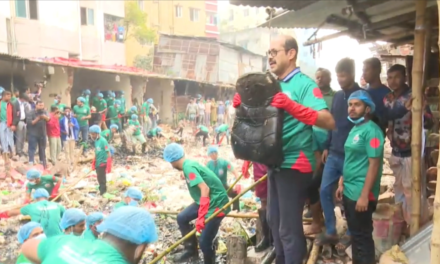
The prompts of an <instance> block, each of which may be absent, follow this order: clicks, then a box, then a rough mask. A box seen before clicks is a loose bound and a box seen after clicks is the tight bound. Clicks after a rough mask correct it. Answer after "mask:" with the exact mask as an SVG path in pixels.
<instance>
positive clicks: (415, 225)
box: [410, 0, 427, 235]
mask: <svg viewBox="0 0 440 264" xmlns="http://www.w3.org/2000/svg"><path fill="white" fill-rule="evenodd" d="M426 2H427V0H415V5H416V26H415V30H414V58H413V67H412V99H413V101H412V131H411V164H412V186H411V187H412V188H411V198H412V201H411V205H412V208H411V223H410V234H411V235H414V234H415V233H416V232H417V231H418V230H419V227H420V205H421V195H420V176H421V162H422V157H421V154H422V150H421V143H422V126H423V124H422V101H423V87H422V85H423V58H424V50H425V10H426Z"/></svg>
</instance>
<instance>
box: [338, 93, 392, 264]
mask: <svg viewBox="0 0 440 264" xmlns="http://www.w3.org/2000/svg"><path fill="white" fill-rule="evenodd" d="M374 110H375V104H374V102H373V100H372V99H371V97H370V95H369V94H368V92H366V91H363V90H360V91H356V92H354V93H352V94H351V95H350V97H349V98H348V120H350V121H351V122H352V123H353V124H354V125H355V126H354V127H353V128H352V129H351V131H350V133H349V134H348V137H347V140H346V141H345V145H344V151H345V159H344V168H343V174H342V177H341V178H340V179H339V184H338V190H337V191H336V197H338V199H340V200H341V199H342V201H343V205H344V209H345V216H346V218H347V225H348V229H349V230H350V233H351V245H352V252H353V253H352V254H353V263H355V264H373V263H376V261H375V247H374V241H373V235H372V233H373V213H374V211H375V210H376V206H377V200H378V197H379V190H380V180H381V178H382V167H383V148H384V142H385V139H384V134H383V132H382V130H381V128H380V127H379V126H378V125H377V124H376V123H374V122H373V121H372V120H371V116H372V114H373V113H374Z"/></svg>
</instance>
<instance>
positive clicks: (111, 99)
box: [105, 97, 115, 105]
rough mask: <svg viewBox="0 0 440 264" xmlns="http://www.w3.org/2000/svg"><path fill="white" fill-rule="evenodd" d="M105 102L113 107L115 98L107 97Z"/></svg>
mask: <svg viewBox="0 0 440 264" xmlns="http://www.w3.org/2000/svg"><path fill="white" fill-rule="evenodd" d="M105 101H106V102H107V105H114V104H115V98H113V97H108V98H106V99H105Z"/></svg>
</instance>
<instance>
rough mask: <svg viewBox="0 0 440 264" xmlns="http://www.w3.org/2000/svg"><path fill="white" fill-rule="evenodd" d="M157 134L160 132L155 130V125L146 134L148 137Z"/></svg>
mask: <svg viewBox="0 0 440 264" xmlns="http://www.w3.org/2000/svg"><path fill="white" fill-rule="evenodd" d="M158 134H160V132H158V131H157V127H155V128H153V129H151V130H150V131H148V134H147V135H148V136H150V137H156V136H157V135H158Z"/></svg>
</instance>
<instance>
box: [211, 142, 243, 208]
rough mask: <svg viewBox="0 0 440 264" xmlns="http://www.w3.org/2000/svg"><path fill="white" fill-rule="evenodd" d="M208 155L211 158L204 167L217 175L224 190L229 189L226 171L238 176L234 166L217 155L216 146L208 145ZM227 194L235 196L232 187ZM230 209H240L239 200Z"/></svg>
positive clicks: (235, 193)
mask: <svg viewBox="0 0 440 264" xmlns="http://www.w3.org/2000/svg"><path fill="white" fill-rule="evenodd" d="M208 156H209V157H210V158H211V160H210V161H208V163H207V164H206V167H208V169H210V170H211V171H212V172H214V173H215V175H217V177H218V178H219V179H220V181H221V182H222V184H223V187H224V188H225V190H228V189H229V185H228V171H229V172H231V173H232V174H234V176H235V178H236V179H237V178H238V174H237V172H235V170H234V168H233V167H232V164H231V163H230V162H229V161H227V160H224V159H221V158H219V157H218V147H217V146H209V148H208ZM228 196H229V197H231V198H235V197H236V196H237V192H236V191H235V190H233V189H231V190H230V191H229V192H228ZM232 210H234V211H235V210H236V211H240V201H239V200H237V201H235V202H234V204H233V205H232Z"/></svg>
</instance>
